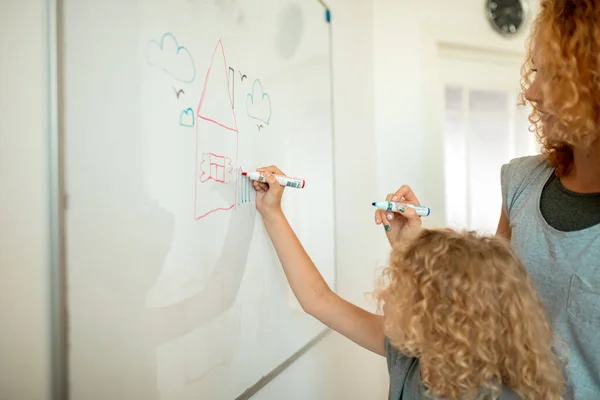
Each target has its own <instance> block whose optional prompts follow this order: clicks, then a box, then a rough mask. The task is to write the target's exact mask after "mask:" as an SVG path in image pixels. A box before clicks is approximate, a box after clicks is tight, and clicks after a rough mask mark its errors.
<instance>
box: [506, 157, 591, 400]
mask: <svg viewBox="0 0 600 400" xmlns="http://www.w3.org/2000/svg"><path fill="white" fill-rule="evenodd" d="M553 173H554V170H553V169H552V168H549V167H548V166H547V164H546V161H545V160H544V158H543V157H542V156H530V157H522V158H517V159H514V160H512V161H511V162H510V163H508V164H505V165H503V166H502V170H501V182H502V200H503V203H504V210H505V212H506V215H507V216H508V220H509V222H510V227H511V232H512V236H511V243H512V247H513V249H514V250H515V252H516V253H517V254H518V255H519V257H521V259H522V260H523V262H524V263H525V266H526V267H527V271H528V273H529V275H530V277H531V279H532V280H533V282H534V284H535V286H536V288H537V290H538V292H539V293H540V297H541V298H542V301H543V302H544V305H545V307H546V312H547V315H548V319H549V321H550V324H551V326H552V328H553V330H554V335H555V337H556V339H557V346H556V350H557V353H558V355H559V356H561V357H566V358H567V365H566V367H565V374H566V378H567V381H568V382H567V384H568V386H569V392H572V395H573V397H574V398H575V399H578V400H579V399H580V400H588V399H589V400H591V399H600V225H594V226H591V227H588V228H586V229H581V230H577V231H573V232H562V231H559V230H557V229H555V228H553V227H551V226H550V225H549V224H548V223H547V222H546V220H545V219H544V217H543V216H542V213H541V211H540V198H541V194H542V189H543V188H544V185H545V184H546V182H547V181H548V179H549V178H550V176H551V174H553ZM564 212H565V213H568V212H569V210H568V209H565V210H564Z"/></svg>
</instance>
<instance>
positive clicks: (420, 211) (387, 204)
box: [373, 201, 431, 217]
mask: <svg viewBox="0 0 600 400" xmlns="http://www.w3.org/2000/svg"><path fill="white" fill-rule="evenodd" d="M373 206H375V207H377V208H379V209H380V210H384V211H392V212H399V211H400V210H401V209H402V210H403V209H404V208H406V207H410V208H413V209H414V210H415V211H416V212H417V215H418V216H419V217H427V216H429V214H431V209H430V208H429V207H424V206H416V205H414V204H408V203H394V202H392V201H376V202H375V203H373Z"/></svg>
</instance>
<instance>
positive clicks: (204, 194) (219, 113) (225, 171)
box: [194, 40, 239, 221]
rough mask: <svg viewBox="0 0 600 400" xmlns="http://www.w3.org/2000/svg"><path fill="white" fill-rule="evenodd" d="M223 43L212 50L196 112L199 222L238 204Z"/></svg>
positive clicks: (235, 143) (232, 121) (235, 129)
mask: <svg viewBox="0 0 600 400" xmlns="http://www.w3.org/2000/svg"><path fill="white" fill-rule="evenodd" d="M229 78H230V70H229V67H228V64H227V59H226V57H225V50H224V48H223V42H222V41H221V40H219V41H218V42H217V45H216V47H215V49H214V51H213V55H212V58H211V61H210V66H209V67H208V70H207V71H206V78H205V81H204V87H203V89H202V95H201V96H200V103H199V104H198V109H197V112H196V173H195V178H194V186H195V187H194V218H195V220H196V221H198V220H201V219H203V218H206V217H207V216H209V215H211V214H213V213H216V212H223V211H230V210H233V209H235V208H236V207H237V189H238V187H237V181H238V179H236V177H235V171H237V159H238V134H239V130H238V125H237V120H236V116H235V112H234V110H233V99H232V97H231V95H232V92H231V90H230V82H229Z"/></svg>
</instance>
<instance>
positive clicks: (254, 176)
mask: <svg viewBox="0 0 600 400" xmlns="http://www.w3.org/2000/svg"><path fill="white" fill-rule="evenodd" d="M242 175H243V176H247V177H248V179H251V180H253V181H259V182H264V183H266V182H267V178H265V176H264V174H263V173H262V172H242ZM275 178H277V182H278V183H279V184H280V185H281V186H287V187H293V188H296V189H304V185H305V184H306V181H305V180H304V179H300V178H291V177H289V176H283V175H275Z"/></svg>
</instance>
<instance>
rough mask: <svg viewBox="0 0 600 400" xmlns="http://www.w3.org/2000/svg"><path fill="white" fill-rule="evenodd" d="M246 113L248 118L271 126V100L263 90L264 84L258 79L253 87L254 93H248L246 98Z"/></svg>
mask: <svg viewBox="0 0 600 400" xmlns="http://www.w3.org/2000/svg"><path fill="white" fill-rule="evenodd" d="M246 111H247V112H248V117H250V118H253V119H255V120H258V121H261V122H263V123H265V124H267V125H269V122H270V121H271V99H270V98H269V95H268V94H267V93H266V92H265V91H264V90H263V86H262V83H261V82H260V80H258V79H256V80H255V81H254V84H253V85H252V93H248V96H247V97H246Z"/></svg>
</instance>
